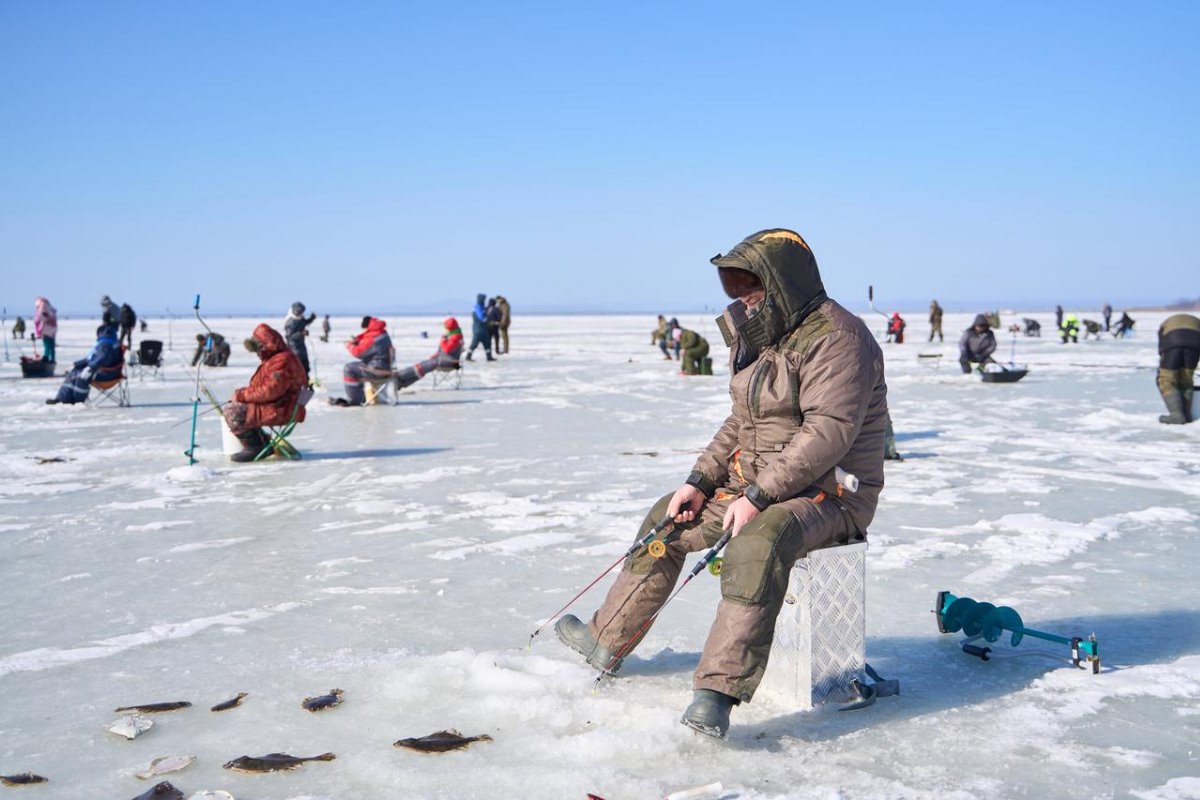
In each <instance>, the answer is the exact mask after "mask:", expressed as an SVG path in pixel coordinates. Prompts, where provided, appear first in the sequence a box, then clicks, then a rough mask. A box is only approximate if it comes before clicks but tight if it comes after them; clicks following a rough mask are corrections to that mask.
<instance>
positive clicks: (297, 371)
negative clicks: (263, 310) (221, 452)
mask: <svg viewBox="0 0 1200 800" xmlns="http://www.w3.org/2000/svg"><path fill="white" fill-rule="evenodd" d="M246 349H247V350H249V351H250V352H251V353H257V354H258V357H259V360H260V361H261V362H262V363H261V364H259V366H258V369H257V370H255V372H254V376H253V377H252V378H250V385H249V386H243V387H242V388H241V389H238V390H237V391H235V392H234V393H233V399H232V400H230V401H229V402H228V403H227V404H226V405H225V409H224V411H223V413H224V415H225V422H226V423H228V425H229V430H231V431H232V432H233V435H234V436H236V437H237V438H238V441H240V442H241V443H242V450H241V452H238V453H234V454H233V455H232V456H231V458H232V459H233V460H234V461H253V460H254V457H255V456H257V455H258V454H259V453H260V452H262V449H263V448H264V447H266V446H267V438H266V436H265V435H264V434H263V430H262V427H263V426H264V425H283V424H284V423H286V422H287V421H288V420H290V419H291V418H292V411H293V410H295V412H296V421H297V422H303V421H304V407H303V406H300V407H299V408H297V407H296V403H297V401H298V400H299V398H300V392H301V390H302V389H304V388H305V387H306V386H308V376H307V375H306V374H305V372H304V365H303V364H301V363H300V359H298V358H296V354H295V353H293V352H292V351H291V350H289V349H288V346H287V344H286V343H285V342H284V341H283V336H282V335H280V333H279V331H277V330H275V329H274V328H272V327H271V326H270V325H267V324H266V323H262V324H260V325H259V326H258V327H257V328H255V329H254V335H253V336H251V337H250V338H249V339H247V340H246Z"/></svg>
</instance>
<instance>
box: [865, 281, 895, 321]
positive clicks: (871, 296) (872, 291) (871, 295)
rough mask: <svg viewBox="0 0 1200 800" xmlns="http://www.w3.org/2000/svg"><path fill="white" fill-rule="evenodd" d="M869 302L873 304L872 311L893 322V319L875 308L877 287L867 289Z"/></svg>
mask: <svg viewBox="0 0 1200 800" xmlns="http://www.w3.org/2000/svg"><path fill="white" fill-rule="evenodd" d="M867 302H868V303H870V304H871V310H872V311H874V312H875V313H876V314H878V315H879V316H881V317H883V318H884V319H886V320H887V321H888V322H891V321H892V318H891V317H889V316H888V315H887V314H885V313H884V312H882V311H880V310H879V309H878V308H876V307H875V287H874V286H873V285H872V286H868V287H867Z"/></svg>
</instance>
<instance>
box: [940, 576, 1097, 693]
mask: <svg viewBox="0 0 1200 800" xmlns="http://www.w3.org/2000/svg"><path fill="white" fill-rule="evenodd" d="M933 614H934V615H935V616H936V617H937V624H938V630H939V631H941V632H942V633H957V632H959V631H962V632H963V633H964V634H966V636H967V638H966V639H965V640H964V641H963V642H962V651H963V652H964V653H966V654H967V655H969V656H975V657H976V658H978V659H979V660H980V661H989V660H990V659H991V658H992V653H993V650H992V648H991V647H987V646H986V645H985V646H981V645H978V644H975V642H978V641H979V640H981V639H982V640H984V641H986V642H988V643H989V644H992V643H995V642H998V641H999V640H1000V639H1001V637H1003V636H1004V634H1005V633H1008V634H1009V644H1010V645H1011V646H1012V647H1016V646H1017V645H1019V644H1020V643H1021V641H1022V640H1023V639H1024V638H1025V637H1027V636H1028V637H1030V638H1032V639H1041V640H1042V641H1046V642H1053V643H1054V644H1060V645H1066V646H1067V647H1068V648H1070V657H1069V658H1070V661H1071V664H1072V665H1073V666H1075V667H1077V668H1079V669H1087V666H1088V665H1090V666H1091V670H1092V674H1093V675H1098V674H1099V673H1100V643H1099V642H1098V641H1097V640H1096V634H1094V633H1093V634H1091V635H1090V636H1088V637H1086V638H1085V637H1083V636H1057V635H1055V634H1052V633H1044V632H1043V631H1038V630H1034V629H1033V628H1027V627H1025V623H1024V622H1023V621H1022V620H1021V615H1020V614H1018V613H1017V612H1016V611H1015V610H1013V609H1011V608H1009V607H1008V606H997V605H993V604H992V603H981V602H979V601H978V600H973V599H971V598H970V597H959V596H957V595H955V594H952V593H951V592H949V591H942V592H938V595H937V600H936V602H935V604H934V609H933Z"/></svg>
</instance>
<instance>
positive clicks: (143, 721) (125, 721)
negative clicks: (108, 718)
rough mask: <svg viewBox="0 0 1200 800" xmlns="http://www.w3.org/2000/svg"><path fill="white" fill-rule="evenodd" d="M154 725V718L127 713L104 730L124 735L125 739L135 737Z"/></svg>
mask: <svg viewBox="0 0 1200 800" xmlns="http://www.w3.org/2000/svg"><path fill="white" fill-rule="evenodd" d="M153 727H154V720H152V719H150V718H149V717H143V716H142V715H141V714H128V715H126V716H124V717H121V718H120V719H119V720H117V721H116V722H113V723H111V724H110V725H109V726H108V727H107V728H105V730H107V731H108V732H109V733H115V734H116V735H117V736H124V737H125V738H126V739H136V738H138V737H139V736H141V735H142V734H143V733H145V732H146V731H148V730H150V729H151V728H153Z"/></svg>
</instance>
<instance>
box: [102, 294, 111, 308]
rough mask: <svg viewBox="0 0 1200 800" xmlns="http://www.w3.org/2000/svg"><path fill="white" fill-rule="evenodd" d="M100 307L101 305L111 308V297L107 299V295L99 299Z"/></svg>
mask: <svg viewBox="0 0 1200 800" xmlns="http://www.w3.org/2000/svg"><path fill="white" fill-rule="evenodd" d="M100 305H102V306H111V305H112V298H111V297H109V296H108V295H104V297H101V298H100Z"/></svg>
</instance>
